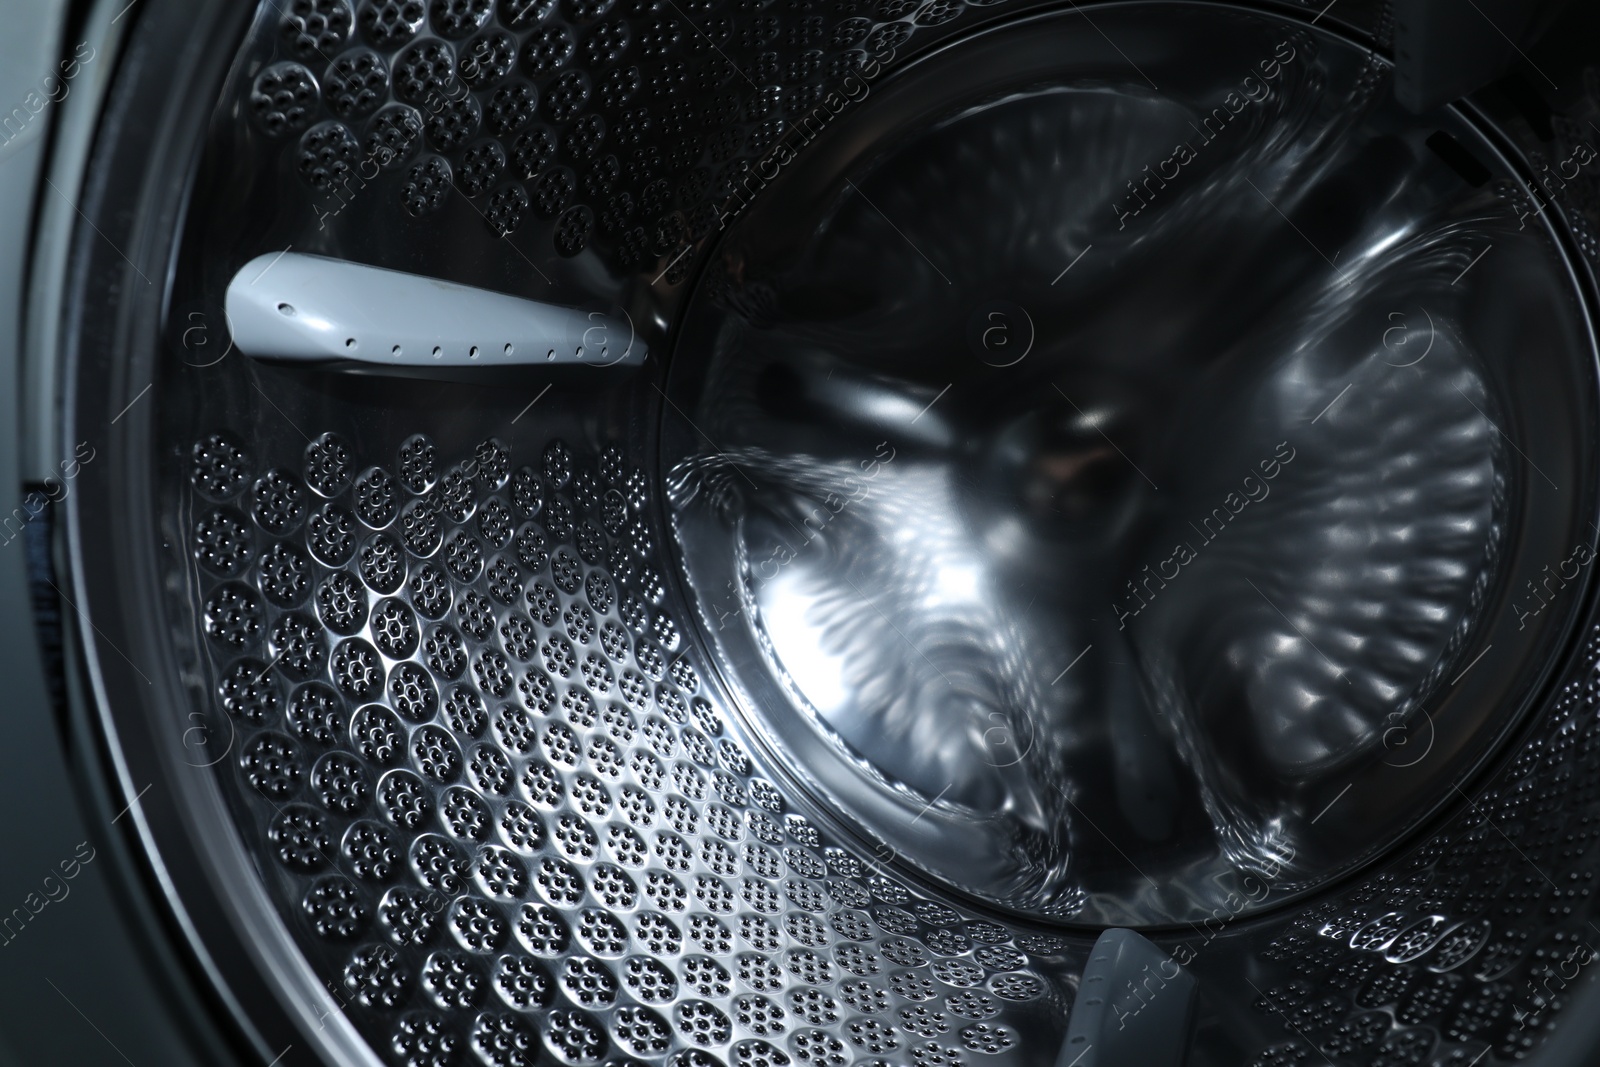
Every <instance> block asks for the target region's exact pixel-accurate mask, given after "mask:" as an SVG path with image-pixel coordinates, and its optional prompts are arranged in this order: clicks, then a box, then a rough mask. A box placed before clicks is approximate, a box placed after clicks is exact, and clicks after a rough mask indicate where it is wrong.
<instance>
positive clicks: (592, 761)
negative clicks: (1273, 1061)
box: [187, 431, 1077, 1067]
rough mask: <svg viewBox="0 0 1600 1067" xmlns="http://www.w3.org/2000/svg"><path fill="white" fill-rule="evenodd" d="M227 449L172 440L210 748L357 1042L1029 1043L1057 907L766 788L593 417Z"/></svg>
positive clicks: (1051, 959) (508, 1051)
mask: <svg viewBox="0 0 1600 1067" xmlns="http://www.w3.org/2000/svg"><path fill="white" fill-rule="evenodd" d="M252 451H253V449H252V448H251V447H250V446H247V445H245V444H243V443H242V442H240V441H239V440H237V439H236V438H235V437H234V436H233V435H232V434H230V433H229V432H227V431H219V432H217V433H215V434H211V435H208V436H206V437H204V438H202V439H200V440H197V441H195V442H193V445H192V447H191V448H190V450H189V475H190V477H189V480H188V487H187V491H188V493H190V494H191V504H192V511H193V513H194V514H195V516H196V519H195V521H194V523H193V537H192V542H191V544H190V555H191V559H192V562H193V567H194V571H195V574H196V576H197V578H198V581H199V585H198V587H197V588H198V590H199V593H198V595H199V597H200V599H201V604H202V607H201V611H200V616H201V619H202V622H203V627H204V630H205V633H206V641H207V643H208V644H209V646H210V647H209V651H210V652H211V653H212V656H211V659H212V662H213V664H214V672H215V679H214V692H215V695H216V711H217V712H219V713H220V714H221V715H224V716H226V717H227V719H228V720H229V721H230V728H229V735H230V736H232V737H233V738H234V742H233V744H232V746H231V749H230V751H229V754H228V756H227V758H225V759H222V760H220V761H219V762H218V763H217V766H216V770H217V772H218V773H219V774H220V775H221V776H222V779H223V781H224V783H225V786H226V787H227V788H228V790H229V791H230V792H231V793H232V794H233V795H234V796H235V797H236V798H237V800H238V802H239V811H240V812H241V813H242V814H241V817H240V821H241V824H242V825H241V830H242V832H243V833H244V834H245V835H246V838H247V840H248V841H249V843H250V845H251V847H252V848H253V849H254V850H255V851H256V852H257V853H258V854H259V855H260V856H261V857H263V866H264V867H265V870H264V872H263V873H264V875H265V877H266V881H267V883H268V885H269V886H270V887H271V890H272V892H273V894H274V897H275V899H276V901H277V904H278V906H279V908H280V910H281V914H282V916H283V918H284V921H285V922H286V923H287V925H288V926H289V928H290V929H291V930H292V931H293V933H294V935H295V936H296V938H297V939H298V940H299V943H300V944H301V946H302V948H303V950H304V952H305V954H306V956H307V958H308V959H310V960H311V961H312V962H313V965H314V966H315V967H316V968H317V969H318V970H319V972H320V973H321V974H322V975H323V977H324V979H325V981H326V984H327V988H328V990H329V991H330V992H331V993H332V995H333V997H334V999H335V1001H336V1002H337V1003H339V1004H340V1005H341V1007H342V1010H343V1011H345V1012H347V1013H348V1015H349V1017H350V1018H351V1019H352V1020H353V1021H354V1022H355V1024H356V1025H357V1026H358V1028H359V1029H360V1030H361V1031H362V1032H363V1033H364V1034H365V1035H366V1036H367V1037H368V1040H369V1041H370V1042H371V1044H372V1046H373V1047H374V1048H375V1049H377V1050H378V1051H379V1052H380V1053H381V1054H382V1055H383V1056H384V1057H385V1058H386V1059H387V1060H389V1061H390V1062H393V1063H396V1064H404V1065H407V1067H412V1065H415V1067H424V1065H425V1067H438V1065H443V1064H453V1063H482V1064H486V1065H491V1067H515V1065H522V1064H531V1063H534V1062H550V1061H551V1059H552V1058H553V1059H554V1061H556V1062H566V1063H573V1064H586V1063H601V1062H605V1063H616V1064H622V1063H632V1062H647V1063H672V1064H677V1065H684V1067H689V1065H710V1064H724V1065H729V1067H732V1065H737V1067H763V1065H765V1067H772V1065H779V1064H788V1063H802V1064H816V1065H828V1067H843V1065H845V1064H849V1063H862V1064H870V1063H914V1064H918V1065H927V1067H932V1065H949V1064H957V1063H974V1062H979V1061H986V1060H988V1059H989V1058H990V1057H992V1056H994V1055H996V1054H1000V1053H1008V1054H1009V1055H1010V1056H1011V1057H1012V1058H1013V1059H1015V1060H1016V1061H1017V1062H1031V1063H1050V1062H1052V1059H1053V1056H1054V1053H1055V1050H1056V1048H1057V1047H1058V1046H1059V1042H1060V1040H1061V1036H1062V1032H1063V1028H1064V1026H1065V1023H1066V1019H1067V1014H1068V1012H1067V1005H1068V1004H1069V1003H1070V1000H1071V995H1072V981H1073V979H1072V978H1071V977H1070V976H1071V975H1074V974H1076V972H1077V967H1076V966H1075V965H1073V966H1069V965H1068V958H1067V957H1068V955H1069V954H1070V952H1071V950H1070V949H1069V945H1068V941H1067V940H1066V939H1065V938H1063V937H1061V936H1058V935H1055V934H1051V933H1046V932H1039V931H1032V932H1029V931H1020V930H1015V929H1011V928H1008V927H1006V926H1003V925H1001V924H998V923H995V922H991V921H987V920H986V919H983V918H981V917H979V916H977V915H975V914H973V913H970V912H964V911H962V910H960V909H958V908H954V907H951V906H950V905H948V904H946V903H944V902H942V901H940V900H936V899H932V898H930V897H929V896H928V895H926V894H923V893H918V892H916V891H914V890H913V889H911V888H909V887H908V886H907V885H905V884H903V883H902V882H901V881H899V880H897V879H896V878H894V877H892V876H891V875H889V874H888V873H887V872H886V871H885V870H884V869H883V868H882V866H881V865H880V864H876V863H874V862H873V861H871V860H870V859H869V858H867V857H864V856H861V855H858V854H856V853H855V852H854V851H852V850H851V849H850V848H849V847H848V846H845V845H843V843H842V842H838V841H834V840H832V839H831V838H830V837H829V835H828V834H827V833H826V832H825V831H824V830H822V829H821V828H820V827H819V826H818V825H816V824H815V823H814V822H813V821H811V820H809V819H807V818H806V817H805V816H804V815H803V814H802V813H800V812H799V811H796V810H793V809H792V808H791V806H790V805H789V803H788V802H787V801H786V799H785V796H784V794H783V792H782V790H780V788H779V787H778V786H777V785H775V784H774V783H773V781H771V780H770V779H768V778H767V777H765V776H764V773H763V770H762V768H761V766H760V764H759V762H758V761H757V759H756V758H755V757H753V756H752V754H751V753H750V752H749V751H748V750H747V748H746V746H745V745H744V744H743V743H742V741H741V739H740V737H739V735H738V733H737V732H736V731H735V730H733V729H732V728H731V726H730V724H729V720H728V719H727V717H726V715H725V712H724V710H723V708H724V700H723V698H722V697H721V696H720V695H719V694H718V692H717V691H716V689H715V688H714V686H713V684H712V683H711V680H710V679H709V678H708V677H707V675H706V674H705V672H704V670H703V668H702V667H701V666H700V665H699V664H698V663H697V659H696V656H695V654H694V652H693V651H692V650H691V648H690V647H689V645H688V644H687V643H686V642H685V641H684V639H683V637H682V631H681V629H680V627H679V624H678V623H677V622H676V621H675V620H674V618H673V615H672V612H671V609H670V607H668V606H667V605H666V603H665V599H666V598H665V588H664V583H663V580H662V577H661V574H660V572H659V571H658V570H657V567H658V566H659V564H660V561H659V560H658V559H657V555H656V549H655V545H656V543H657V542H656V539H655V534H654V530H653V528H652V521H651V518H650V512H649V507H650V492H649V489H648V482H647V480H646V479H645V477H644V476H643V474H642V473H641V472H640V471H639V470H638V469H637V468H636V467H634V466H632V465H631V464H629V463H628V462H626V460H625V459H624V457H623V456H622V454H621V453H620V452H619V451H617V450H616V449H610V450H607V451H605V452H604V453H602V454H601V455H598V456H596V455H593V454H585V453H584V452H583V451H581V450H579V449H577V448H575V447H573V446H569V445H568V444H566V443H565V442H563V441H562V440H559V439H557V440H551V441H548V442H546V443H544V444H543V445H542V447H540V448H538V449H535V450H532V451H530V454H529V455H528V456H527V457H526V459H527V462H521V461H520V460H522V459H523V457H520V456H517V455H514V454H513V451H512V450H511V448H510V447H509V446H508V445H506V444H505V443H503V442H501V441H499V440H495V439H490V440H486V441H484V442H483V443H482V444H481V445H480V446H479V447H478V448H477V449H476V450H475V451H474V452H473V453H472V454H470V455H466V456H460V457H446V456H440V455H438V453H437V450H436V449H435V447H434V446H433V444H432V442H430V441H429V440H428V439H427V438H426V437H425V436H422V435H413V436H411V437H409V438H408V439H406V440H405V441H404V442H403V443H402V444H401V446H400V447H399V449H398V450H397V452H396V453H395V454H394V455H391V456H363V455H360V454H358V453H357V452H356V450H355V449H354V447H353V446H351V445H350V444H348V443H347V442H346V441H345V440H344V439H342V438H341V437H339V436H338V435H337V434H331V433H330V434H323V435H321V436H319V437H317V438H316V439H314V440H313V441H312V442H311V443H310V444H309V445H308V446H307V447H306V448H305V449H304V451H303V452H302V453H300V454H298V455H296V454H294V453H293V452H292V451H285V452H283V453H282V454H279V453H272V454H252Z"/></svg>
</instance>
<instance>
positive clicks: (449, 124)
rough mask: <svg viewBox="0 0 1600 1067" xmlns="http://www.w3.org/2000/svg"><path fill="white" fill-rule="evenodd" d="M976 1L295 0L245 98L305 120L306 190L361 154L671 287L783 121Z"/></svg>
mask: <svg viewBox="0 0 1600 1067" xmlns="http://www.w3.org/2000/svg"><path fill="white" fill-rule="evenodd" d="M981 6H983V5H982V4H980V3H978V2H977V0H971V2H957V0H920V2H911V0H839V2H837V3H833V4H830V5H823V4H809V3H807V4H802V5H799V6H798V7H796V8H795V9H794V11H790V10H788V9H785V10H784V12H783V13H782V15H781V16H780V15H778V14H775V13H773V12H771V11H768V10H766V9H765V8H764V7H763V6H762V5H757V4H749V3H745V2H743V0H692V2H686V3H683V4H681V5H676V6H674V5H670V4H669V5H664V4H660V3H657V2H653V0H620V2H613V0H564V2H561V3H557V2H556V0H501V2H500V3H498V4H495V3H492V2H491V0H435V2H431V3H426V4H425V3H424V2H423V0H360V2H359V3H358V4H355V5H354V6H352V4H351V3H348V2H347V0H295V2H294V3H292V4H288V5H284V6H283V8H282V11H281V15H280V16H279V18H278V20H277V28H278V30H279V32H278V34H277V35H276V36H275V37H273V38H271V39H270V41H268V42H263V47H264V48H265V47H266V46H267V45H270V48H271V51H270V54H263V56H262V63H261V66H262V69H261V71H260V73H259V74H258V75H257V76H256V77H255V78H254V79H253V80H252V81H251V82H250V83H249V84H248V87H247V90H246V95H247V105H248V111H249V113H250V114H251V115H252V116H253V118H254V120H255V124H256V128H257V129H259V130H260V131H261V132H262V133H264V134H266V135H267V136H268V137H272V138H288V135H290V134H297V133H300V132H302V131H307V132H305V134H304V138H303V139H302V140H301V141H300V143H299V145H298V149H297V161H296V169H297V171H298V173H299V174H300V177H301V179H302V180H303V181H304V182H305V183H306V184H307V185H308V186H309V188H310V190H311V191H312V192H314V193H317V194H320V195H324V196H326V195H328V193H329V192H330V191H332V190H336V189H341V188H343V187H344V183H345V182H346V181H349V180H351V178H352V174H353V172H354V171H355V170H356V169H357V168H358V167H360V166H361V165H362V164H363V163H364V162H365V160H367V159H369V158H370V159H372V160H373V161H374V163H375V164H376V165H377V167H378V168H379V169H383V170H388V169H390V168H395V169H396V173H395V176H394V177H393V178H392V179H383V178H380V179H379V180H380V181H386V182H387V193H386V195H387V196H388V197H389V198H390V202H391V203H393V204H394V205H396V206H397V207H400V208H402V209H403V210H404V211H406V212H407V213H409V214H411V215H419V216H420V215H428V214H431V213H432V212H435V211H438V210H439V209H440V208H441V207H442V206H443V205H444V203H445V200H446V199H447V197H448V196H450V195H453V192H452V183H454V186H455V188H457V189H459V190H460V191H461V193H462V194H463V195H465V196H467V197H469V198H471V199H472V200H473V201H474V202H475V206H476V207H477V209H478V213H479V214H480V215H481V216H482V217H483V219H484V221H485V223H486V224H487V225H488V227H489V229H490V231H491V232H492V233H493V234H494V235H496V236H505V235H508V234H511V233H513V232H515V231H517V230H518V229H519V228H521V227H522V226H524V225H525V224H526V223H527V222H528V220H530V219H532V218H535V217H536V218H538V219H540V220H542V221H545V222H548V223H549V224H550V226H551V229H550V238H549V239H550V241H551V244H552V245H553V246H554V248H555V250H556V251H557V252H558V253H559V254H560V255H562V256H575V255H577V254H579V253H580V252H582V251H584V250H585V249H588V248H591V247H595V248H597V249H598V250H599V251H600V252H601V254H602V255H603V256H605V257H606V258H607V260H608V261H610V262H612V263H614V264H615V265H617V266H620V267H622V268H623V269H627V270H639V271H643V270H646V269H648V270H650V271H651V272H652V273H653V272H655V271H657V270H660V269H661V268H662V267H663V266H665V267H668V268H669V269H668V270H667V274H666V278H667V280H668V281H669V282H670V283H671V284H674V285H676V284H678V283H679V282H681V281H682V280H683V279H684V278H686V277H688V275H689V273H690V269H691V267H692V265H693V262H694V260H695V255H694V253H693V252H692V251H690V249H691V248H692V247H693V246H694V245H695V244H697V243H698V242H699V241H700V240H701V239H702V238H704V237H706V236H707V235H708V234H710V233H712V232H713V231H714V230H715V229H716V228H717V220H718V218H719V216H720V214H721V211H722V208H723V206H724V205H725V204H727V203H728V202H730V200H731V198H734V197H736V196H738V195H741V193H742V192H743V189H744V184H743V183H744V179H745V177H746V175H747V174H748V173H749V172H750V170H751V168H752V167H753V166H754V164H755V163H756V161H757V160H760V159H761V158H762V157H763V156H764V155H765V154H766V153H768V152H770V151H772V149H773V148H774V146H775V145H776V144H777V142H778V140H779V139H780V138H781V136H782V135H783V133H784V132H785V131H786V130H790V129H793V128H794V127H796V126H797V125H799V124H800V122H801V121H802V119H805V118H808V117H809V115H810V113H811V112H812V111H813V109H816V108H818V107H819V106H821V105H822V103H823V101H824V99H825V98H827V97H828V96H829V94H830V93H831V92H833V91H834V90H835V89H836V87H838V86H839V85H840V84H841V83H842V82H843V81H844V79H845V78H846V77H848V76H849V75H850V74H852V73H856V74H859V73H860V72H861V71H862V69H863V68H864V67H865V66H866V65H867V64H868V63H869V60H870V59H871V58H873V57H878V58H879V59H880V60H882V61H885V62H887V61H890V59H891V57H892V56H893V55H894V54H895V53H896V52H899V53H902V54H903V53H904V52H905V50H906V49H907V45H908V42H909V41H910V40H911V38H912V37H913V36H914V35H922V36H923V37H925V38H927V39H928V40H929V41H931V40H933V39H934V38H935V37H939V36H942V30H943V28H944V27H945V26H947V25H948V24H949V23H951V22H952V21H953V20H955V19H957V18H958V17H959V16H960V15H961V14H962V13H963V12H964V11H966V10H967V9H968V8H969V7H981ZM319 119H320V120H321V121H318V120H319ZM308 128H309V129H308ZM424 141H426V144H427V150H426V151H425V152H424V154H423V155H422V156H421V158H420V159H418V158H414V157H416V155H417V152H418V148H419V146H420V145H421V144H422V143H423V142H424ZM289 143H290V144H291V145H293V144H294V141H293V140H292V139H289ZM402 163H405V164H407V165H406V167H405V168H403V169H401V168H400V165H401V164H402ZM362 178H363V180H364V181H365V180H366V179H367V178H368V175H367V174H366V173H365V171H363V173H362Z"/></svg>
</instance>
